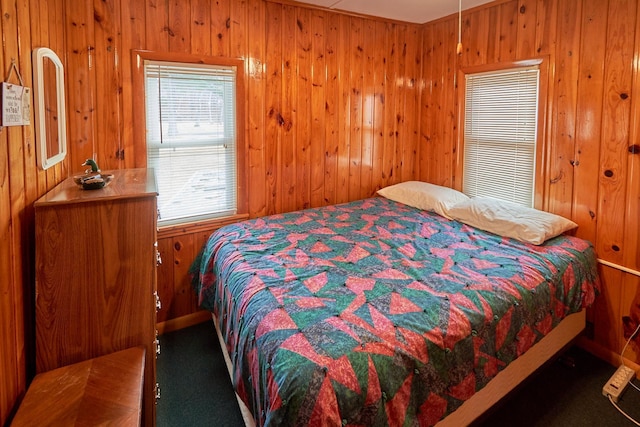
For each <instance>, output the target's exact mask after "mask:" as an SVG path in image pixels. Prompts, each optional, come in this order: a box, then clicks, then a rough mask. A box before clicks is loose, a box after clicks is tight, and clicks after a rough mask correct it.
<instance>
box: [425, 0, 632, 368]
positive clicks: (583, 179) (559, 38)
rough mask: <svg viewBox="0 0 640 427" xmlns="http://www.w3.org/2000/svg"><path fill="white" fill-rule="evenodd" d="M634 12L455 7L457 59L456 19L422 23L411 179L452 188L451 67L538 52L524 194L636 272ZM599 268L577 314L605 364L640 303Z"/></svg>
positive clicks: (552, 0)
mask: <svg viewBox="0 0 640 427" xmlns="http://www.w3.org/2000/svg"><path fill="white" fill-rule="evenodd" d="M638 16H640V11H639V10H638V2H637V1H633V0H608V1H606V0H605V1H596V0H581V1H571V2H567V1H556V0H519V1H500V2H494V3H491V4H488V5H485V6H481V7H478V8H475V9H473V10H470V11H465V12H464V13H463V17H462V22H463V24H462V40H463V47H464V49H463V53H462V55H460V56H459V57H457V58H455V57H451V56H448V55H447V54H446V53H444V52H443V50H447V49H448V50H449V51H452V50H453V49H455V47H454V46H455V42H456V41H457V32H456V33H455V34H452V33H451V32H449V31H447V29H446V25H447V23H452V24H454V26H456V25H457V16H451V17H448V18H443V19H441V20H438V21H434V22H432V23H428V24H426V25H425V26H424V29H423V43H424V49H423V55H424V61H423V62H424V65H423V80H424V82H425V90H424V91H423V93H422V106H423V107H422V114H424V116H423V117H422V119H421V121H422V124H423V125H422V128H421V133H422V137H421V142H422V143H421V145H420V147H419V152H418V156H417V159H418V161H419V162H420V167H419V168H418V169H419V171H420V172H419V174H420V177H421V178H422V179H427V180H429V181H431V182H435V183H444V184H447V183H453V185H454V186H461V181H460V180H461V176H457V174H459V173H460V172H458V171H460V170H461V169H460V168H457V166H458V163H457V162H458V158H459V154H458V155H457V156H456V155H451V153H452V152H453V151H454V150H456V149H457V148H458V140H457V136H456V134H455V132H453V131H452V130H453V129H454V125H455V123H457V121H458V120H459V118H460V116H459V114H460V113H459V111H458V110H457V108H456V109H454V110H452V109H451V108H449V107H447V105H448V101H447V100H448V99H449V98H450V97H451V96H452V94H454V96H455V97H456V98H457V97H458V96H459V95H460V94H458V93H457V87H455V86H454V85H452V84H447V83H448V82H449V81H450V78H449V77H448V75H449V71H450V70H451V69H456V67H458V65H460V66H462V67H465V66H482V65H490V64H496V63H500V62H505V61H513V60H525V59H530V58H534V57H542V58H544V60H545V61H547V62H548V64H549V66H550V68H549V69H550V70H551V72H550V77H549V86H548V88H547V98H546V100H544V101H543V102H546V103H547V115H546V117H545V120H544V129H543V130H542V131H543V133H544V137H545V144H546V145H545V154H544V156H543V158H542V159H540V161H541V162H543V164H542V168H541V170H542V171H543V172H542V173H541V174H540V176H539V178H538V179H541V180H542V182H543V186H542V187H543V191H541V194H539V195H538V197H537V199H536V202H537V203H538V205H539V206H541V207H543V208H545V209H548V210H550V211H551V212H555V213H558V214H561V215H564V216H566V217H568V218H572V219H573V220H574V221H576V222H577V223H578V224H579V228H578V230H577V235H578V236H580V237H584V238H587V239H589V240H591V241H592V242H593V243H594V245H595V247H596V249H597V252H598V256H599V257H600V258H601V259H604V260H606V261H609V262H613V263H615V264H619V265H623V266H625V267H627V268H630V269H633V270H636V271H637V270H639V269H640V250H639V238H638V235H639V234H640V229H639V225H638V224H639V221H638V213H639V212H640V203H638V200H640V184H639V183H638V181H639V175H640V174H639V172H638V167H639V166H640V149H637V148H635V147H637V138H638V119H637V116H638V113H639V111H638V105H639V104H638V101H637V99H636V98H637V97H638V96H640V80H639V76H638V69H637V64H636V63H635V62H634V59H633V58H634V56H636V57H637V55H638V51H639V50H640V41H639V40H640V37H639V34H638V32H639V29H640V21H639V19H638ZM456 28H457V27H456ZM425 113H426V114H425ZM451 114H453V115H454V120H451V121H450V122H447V120H449V117H450V115H451ZM443 124H444V126H445V128H448V129H449V131H447V130H445V129H443V128H442V125H443ZM600 269H601V271H602V278H603V290H602V294H601V296H600V297H599V298H598V299H597V301H596V304H595V306H594V308H592V309H591V310H590V312H589V317H588V319H589V321H590V322H592V323H593V330H592V332H591V336H590V338H589V339H586V340H585V341H584V344H585V345H586V346H588V347H589V348H590V349H592V350H593V351H594V352H597V353H598V354H600V355H605V356H606V357H609V358H610V359H611V360H612V361H614V360H615V359H614V358H613V356H611V355H613V354H615V353H619V352H620V351H622V347H623V345H624V338H623V328H622V317H623V316H626V315H629V311H630V308H631V305H632V302H633V301H634V300H635V301H636V302H640V291H639V290H638V285H637V278H636V277H635V276H633V275H631V274H629V273H623V272H621V271H619V270H617V269H614V268H610V267H605V266H601V268H600ZM637 315H638V314H636V316H637ZM638 353H639V351H638V347H637V346H633V348H632V349H631V350H629V352H628V353H626V354H625V356H627V357H630V358H632V359H633V360H635V361H638V358H637V354H638Z"/></svg>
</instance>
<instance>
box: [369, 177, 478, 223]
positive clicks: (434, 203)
mask: <svg viewBox="0 0 640 427" xmlns="http://www.w3.org/2000/svg"><path fill="white" fill-rule="evenodd" d="M378 194H379V195H381V196H382V197H386V198H387V199H390V200H393V201H396V202H400V203H404V204H405V205H409V206H413V207H414V208H418V209H423V210H428V211H434V212H435V213H437V214H440V215H442V216H443V217H445V218H448V219H451V217H450V216H449V214H448V213H447V211H448V210H449V208H450V207H451V206H453V205H455V204H456V203H460V202H462V201H465V200H469V197H467V195H466V194H463V193H461V192H459V191H456V190H454V189H453V188H448V187H442V186H440V185H435V184H429V183H428V182H421V181H407V182H402V183H400V184H395V185H391V186H389V187H385V188H382V189H380V190H378Z"/></svg>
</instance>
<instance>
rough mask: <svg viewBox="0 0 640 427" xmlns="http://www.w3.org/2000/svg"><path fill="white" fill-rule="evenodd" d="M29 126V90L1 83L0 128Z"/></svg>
mask: <svg viewBox="0 0 640 427" xmlns="http://www.w3.org/2000/svg"><path fill="white" fill-rule="evenodd" d="M30 124H31V89H30V88H28V87H24V86H20V85H16V84H12V83H7V82H3V83H2V126H24V125H30Z"/></svg>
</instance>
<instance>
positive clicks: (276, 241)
mask: <svg viewBox="0 0 640 427" xmlns="http://www.w3.org/2000/svg"><path fill="white" fill-rule="evenodd" d="M192 274H193V285H194V288H195V289H196V292H197V294H198V296H199V302H200V304H201V305H202V306H203V307H205V308H207V309H209V310H211V311H212V312H214V313H215V314H216V315H217V318H218V321H219V326H220V330H221V332H222V334H223V337H224V339H225V340H226V342H227V349H228V351H229V354H230V355H231V359H232V365H233V369H234V378H233V381H234V387H235V388H236V392H237V393H238V394H239V396H240V397H241V398H242V399H243V400H244V401H245V403H246V404H247V406H248V407H249V408H250V409H251V411H252V412H253V415H254V418H255V419H256V422H257V424H258V425H271V426H276V425H278V426H279V425H290V426H293V425H296V426H297V425H312V426H319V425H332V426H339V425H433V424H435V423H436V422H437V421H438V420H440V419H441V418H443V417H445V416H446V415H447V414H448V413H450V412H452V411H454V410H455V409H456V408H457V407H458V406H460V405H461V404H462V403H463V401H464V400H466V399H468V398H469V397H471V396H472V395H473V394H474V393H475V392H476V391H477V390H479V389H480V388H482V387H483V386H484V385H485V384H487V382H489V380H491V378H493V377H494V376H495V375H496V374H497V373H498V372H499V371H500V370H502V369H503V368H504V367H505V366H506V365H507V364H509V362H511V361H512V360H514V359H515V358H517V357H518V356H519V355H521V354H522V353H524V352H525V351H527V349H529V348H530V347H531V346H532V345H533V344H534V343H536V342H537V341H538V340H540V339H541V338H542V337H543V336H544V335H545V334H546V333H548V332H549V331H550V330H551V329H552V328H553V327H554V326H556V325H557V324H558V323H559V322H560V320H561V319H562V318H564V317H565V316H566V315H567V314H570V313H573V312H576V311H579V310H580V309H581V308H583V307H585V306H588V305H589V304H591V303H592V302H593V300H594V298H595V293H596V288H597V286H598V278H597V272H596V259H595V254H594V250H593V248H592V246H591V245H590V244H589V242H586V241H584V240H581V239H577V238H573V237H564V236H563V237H557V238H555V239H552V240H550V241H548V242H546V243H545V244H544V245H542V246H533V245H528V244H523V243H520V242H518V241H515V240H512V239H507V238H501V237H499V236H496V235H493V234H490V233H486V232H484V231H481V230H477V229H474V228H472V227H469V226H466V225H464V224H461V223H459V222H456V221H449V220H447V219H444V218H443V217H440V216H438V215H436V214H434V213H430V212H426V211H420V210H418V209H414V208H411V207H409V206H406V205H402V204H399V203H396V202H392V201H389V200H387V199H384V198H370V199H365V200H361V201H357V202H352V203H348V204H343V205H337V206H329V207H323V208H319V209H311V210H305V211H299V212H294V213H288V214H282V215H275V216H270V217H265V218H260V219H255V220H251V221H245V222H242V223H238V224H233V225H230V226H226V227H224V228H222V229H220V230H218V231H217V232H216V233H214V234H213V235H212V236H211V238H210V239H209V241H208V243H207V244H206V246H205V248H204V249H203V251H202V252H201V253H200V254H199V256H198V259H197V260H196V261H195V262H194V264H193V266H192Z"/></svg>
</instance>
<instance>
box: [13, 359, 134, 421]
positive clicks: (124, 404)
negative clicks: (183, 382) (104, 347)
mask: <svg viewBox="0 0 640 427" xmlns="http://www.w3.org/2000/svg"><path fill="white" fill-rule="evenodd" d="M144 358H145V349H144V347H133V348H129V349H127V350H122V351H118V352H115V353H112V354H108V355H106V356H101V357H96V358H94V359H90V360H86V361H84V362H79V363H75V364H73V365H69V366H64V367H62V368H58V369H54V370H52V371H48V372H43V373H41V374H38V375H36V377H35V378H34V379H33V382H32V383H31V385H30V386H29V389H28V390H27V394H26V396H25V398H24V400H23V401H22V404H21V405H20V408H19V409H18V412H17V414H16V416H15V418H14V420H13V423H12V424H11V425H12V426H16V427H17V426H34V425H37V426H53V425H55V426H94V425H114V426H116V425H117V426H139V425H140V415H141V408H142V384H143V382H144Z"/></svg>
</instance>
